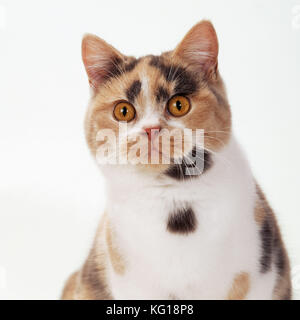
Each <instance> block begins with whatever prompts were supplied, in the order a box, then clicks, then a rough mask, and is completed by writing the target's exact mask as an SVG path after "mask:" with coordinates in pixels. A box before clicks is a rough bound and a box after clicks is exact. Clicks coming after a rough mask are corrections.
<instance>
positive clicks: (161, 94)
mask: <svg viewBox="0 0 300 320" xmlns="http://www.w3.org/2000/svg"><path fill="white" fill-rule="evenodd" d="M169 96H170V94H169V92H168V90H167V89H165V88H164V87H158V89H157V92H156V101H157V102H163V101H166V100H168V98H169Z"/></svg>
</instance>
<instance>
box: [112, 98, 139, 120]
mask: <svg viewBox="0 0 300 320" xmlns="http://www.w3.org/2000/svg"><path fill="white" fill-rule="evenodd" d="M114 116H115V118H116V119H117V120H118V121H126V122H129V121H131V120H132V119H133V118H134V117H135V109H134V107H133V106H132V105H131V104H130V103H129V102H125V101H123V102H119V103H118V104H117V105H116V106H115V109H114Z"/></svg>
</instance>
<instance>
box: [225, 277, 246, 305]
mask: <svg viewBox="0 0 300 320" xmlns="http://www.w3.org/2000/svg"><path fill="white" fill-rule="evenodd" d="M249 289H250V277H249V274H248V273H246V272H241V273H239V274H237V275H236V276H235V278H234V279H233V282H232V286H231V288H230V290H229V292H228V296H227V299H228V300H244V299H245V298H246V296H247V294H248V292H249Z"/></svg>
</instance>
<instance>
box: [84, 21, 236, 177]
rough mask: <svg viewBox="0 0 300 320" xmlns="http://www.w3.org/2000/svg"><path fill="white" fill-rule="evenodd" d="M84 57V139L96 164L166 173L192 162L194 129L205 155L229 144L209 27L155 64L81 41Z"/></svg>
mask: <svg viewBox="0 0 300 320" xmlns="http://www.w3.org/2000/svg"><path fill="white" fill-rule="evenodd" d="M82 55H83V61H84V64H85V67H86V71H87V74H88V76H89V82H90V85H91V87H92V90H93V96H92V99H91V103H90V106H89V110H88V112H87V116H86V135H87V141H88V144H89V147H90V149H91V150H92V152H93V154H95V155H96V156H97V157H98V160H100V161H101V157H103V158H106V161H108V160H110V163H114V161H116V162H117V163H118V161H119V160H120V159H119V156H120V155H121V156H122V157H123V159H124V156H125V157H126V156H127V159H128V161H129V162H130V163H131V164H135V165H136V167H137V170H151V171H154V172H166V171H168V170H170V169H172V165H173V164H172V163H173V162H174V161H175V162H176V160H177V159H182V157H183V156H185V157H188V155H189V154H191V152H192V150H193V148H195V143H196V140H195V139H199V135H198V136H197V138H195V132H196V130H197V129H198V131H199V129H200V130H201V131H200V135H201V144H202V146H203V138H204V146H203V148H204V149H206V151H207V154H208V153H209V152H215V151H217V150H218V149H220V148H221V147H222V146H224V144H226V143H227V141H228V139H229V135H230V126H231V120H230V118H231V117H230V110H229V105H228V103H227V98H226V93H225V90H224V87H223V83H222V80H221V78H220V76H219V73H218V70H217V55H218V42H217V37H216V34H215V31H214V28H213V26H212V25H211V24H210V23H209V22H207V21H203V22H201V23H199V24H197V25H196V26H195V27H194V28H193V29H191V30H190V32H189V33H188V34H187V35H186V37H185V38H184V39H183V40H182V42H181V43H180V44H179V45H178V46H177V47H176V49H175V50H173V51H170V52H167V53H163V54H162V55H161V56H145V57H143V58H139V59H135V58H132V57H126V56H124V55H123V54H121V53H120V52H118V51H117V50H116V49H114V48H113V47H111V46H110V45H108V44H107V43H106V42H104V41H103V40H101V39H99V38H97V37H95V36H92V35H87V36H85V37H84V39H83V44H82ZM120 124H121V126H122V127H120ZM125 127H126V128H125ZM186 129H191V130H192V131H193V136H194V138H192V135H191V134H185V133H186V132H187V131H186ZM106 134H113V135H114V137H112V138H110V137H108V138H107V137H104V136H105V135H106ZM170 136H171V138H170ZM172 136H173V138H172ZM167 140H168V142H169V143H167ZM199 143H200V141H199ZM168 159H169V162H168ZM104 162H105V161H104Z"/></svg>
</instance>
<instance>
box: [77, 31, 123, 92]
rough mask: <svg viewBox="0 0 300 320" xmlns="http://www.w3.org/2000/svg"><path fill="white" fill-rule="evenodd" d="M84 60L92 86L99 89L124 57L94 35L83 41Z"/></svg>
mask: <svg viewBox="0 0 300 320" xmlns="http://www.w3.org/2000/svg"><path fill="white" fill-rule="evenodd" d="M81 50H82V51H81V52H82V60H83V63H84V66H85V70H86V72H87V75H88V78H89V83H90V86H91V87H92V88H93V89H94V90H95V89H97V88H98V87H99V86H100V85H101V84H102V83H103V82H104V81H105V80H106V79H107V78H108V77H109V76H110V75H111V74H112V73H113V70H114V69H116V68H118V64H119V63H120V62H121V61H122V60H123V59H124V56H123V55H122V54H121V53H120V52H119V51H118V50H117V49H115V48H114V47H112V46H111V45H109V44H108V43H107V42H105V41H104V40H102V39H100V38H98V37H97V36H95V35H92V34H86V35H85V36H84V37H83V39H82V46H81Z"/></svg>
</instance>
